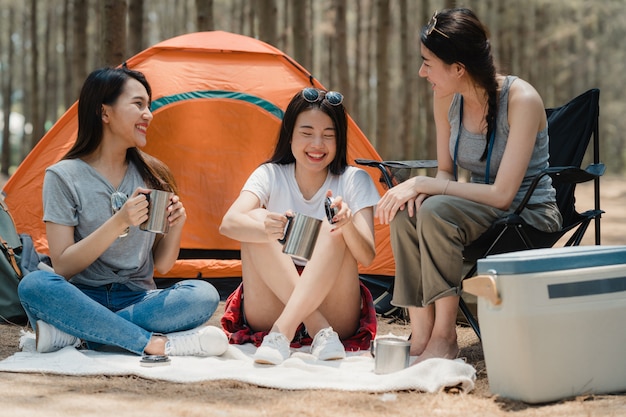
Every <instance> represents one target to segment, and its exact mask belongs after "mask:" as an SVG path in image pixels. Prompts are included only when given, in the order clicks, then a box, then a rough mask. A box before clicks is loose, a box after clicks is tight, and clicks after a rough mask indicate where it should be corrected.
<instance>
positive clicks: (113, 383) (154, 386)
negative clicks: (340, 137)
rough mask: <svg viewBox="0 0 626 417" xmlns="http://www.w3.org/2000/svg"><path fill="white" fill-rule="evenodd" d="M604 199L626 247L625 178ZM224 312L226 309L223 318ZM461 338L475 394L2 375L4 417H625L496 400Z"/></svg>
mask: <svg viewBox="0 0 626 417" xmlns="http://www.w3.org/2000/svg"><path fill="white" fill-rule="evenodd" d="M601 192H602V208H603V209H604V210H605V211H606V214H605V215H604V216H603V220H602V244H603V245H626V211H625V210H624V208H623V207H624V203H625V202H626V182H625V181H624V178H616V177H613V178H604V179H603V180H602V190H601ZM591 193H592V188H591V186H590V185H587V184H585V185H582V186H579V187H578V191H577V201H578V208H579V210H586V209H587V208H591V201H592V197H591V196H592V194H591ZM587 204H589V205H587ZM587 234H588V236H587V237H586V240H585V244H593V230H589V231H588V233H587ZM221 311H223V309H222V308H221V306H220V309H219V310H218V313H220V312H221ZM219 318H220V314H216V316H215V317H214V318H213V319H212V320H211V324H217V325H219ZM20 329H21V327H19V326H12V325H0V359H4V358H6V357H8V356H11V355H12V354H13V353H15V352H16V351H17V350H18V347H17V344H18V339H19V333H20ZM388 332H393V333H395V334H407V333H408V332H409V329H408V326H407V325H406V323H401V322H391V321H390V320H388V319H384V318H379V333H380V334H386V333H388ZM458 333H459V343H460V346H461V356H462V357H466V358H467V361H468V363H470V364H472V365H473V366H474V367H475V368H476V371H477V380H476V386H475V389H474V390H473V391H472V392H471V393H469V394H453V393H437V394H424V393H420V392H413V391H405V392H395V393H387V394H369V393H346V392H337V391H325V390H307V391H285V390H275V389H267V388H260V387H257V386H253V385H249V384H244V383H239V382H232V381H219V382H203V383H192V384H176V383H170V382H159V381H152V380H146V379H142V378H137V377H104V376H102V377H73V376H54V375H43V374H14V373H6V372H0V393H1V394H0V416H11V417H18V416H26V417H35V416H36V417H53V416H106V417H111V415H115V416H116V417H125V416H133V417H140V416H154V415H159V416H177V417H178V416H179V417H193V416H203V417H206V416H286V415H300V416H315V417H317V416H335V415H337V416H339V415H341V416H359V417H380V416H407V417H408V416H411V417H414V416H419V415H424V416H442V417H445V416H457V415H464V416H485V417H489V416H515V417H531V416H540V417H548V416H550V417H558V416H564V417H565V416H566V417H579V416H580V417H583V416H585V417H587V416H616V417H617V416H626V393H621V394H615V395H591V394H590V395H581V396H578V397H575V398H570V399H564V400H562V401H558V402H554V403H550V404H542V405H530V404H526V403H523V402H519V401H511V400H507V399H503V398H499V397H497V396H494V395H493V394H491V393H490V391H489V385H488V375H487V372H486V369H485V363H484V357H483V353H482V348H481V345H480V343H479V341H478V338H477V337H476V336H475V335H474V333H473V332H472V330H471V329H469V328H467V327H464V326H462V325H459V326H458ZM512 360H514V358H513V359H512ZM581 360H584V358H581ZM512 377H513V378H514V377H515V376H512ZM625 377H626V376H625Z"/></svg>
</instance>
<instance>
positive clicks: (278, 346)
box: [254, 332, 291, 365]
mask: <svg viewBox="0 0 626 417" xmlns="http://www.w3.org/2000/svg"><path fill="white" fill-rule="evenodd" d="M290 354H291V350H289V340H287V337H285V335H284V334H282V333H280V332H270V333H268V334H267V335H266V336H265V337H264V338H263V343H261V346H259V348H258V349H257V350H256V352H255V353H254V361H255V362H256V363H262V364H265V365H280V364H281V363H283V362H284V361H285V360H286V359H287V358H288V357H289V355H290Z"/></svg>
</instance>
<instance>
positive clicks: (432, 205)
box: [390, 195, 561, 307]
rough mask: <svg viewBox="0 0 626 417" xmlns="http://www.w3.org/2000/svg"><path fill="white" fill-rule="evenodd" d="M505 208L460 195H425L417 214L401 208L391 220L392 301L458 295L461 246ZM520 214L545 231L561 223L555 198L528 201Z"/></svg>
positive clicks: (423, 301) (416, 302) (412, 303)
mask: <svg viewBox="0 0 626 417" xmlns="http://www.w3.org/2000/svg"><path fill="white" fill-rule="evenodd" d="M510 212H512V210H510V211H503V210H499V209H496V208H494V207H490V206H487V205H485V204H479V203H475V202H473V201H470V200H466V199H464V198H459V197H454V196H444V195H436V196H432V197H429V198H427V199H426V200H425V201H424V202H423V203H422V205H421V207H420V208H419V210H418V212H417V214H416V215H414V216H413V217H409V216H408V214H407V210H403V211H399V212H398V213H397V214H396V217H395V218H394V219H393V221H392V222H391V225H390V230H391V248H392V251H393V256H394V259H395V262H396V277H395V283H394V292H393V300H392V304H393V305H395V306H399V307H423V306H426V305H428V304H430V303H432V302H434V301H435V300H437V299H439V298H441V297H446V296H453V295H461V280H462V278H463V249H464V247H465V246H467V245H469V244H470V243H472V242H473V241H474V240H476V239H477V238H478V237H480V235H481V234H482V233H483V232H485V231H486V230H487V229H488V228H489V226H490V225H491V224H492V223H493V222H494V221H495V220H496V219H497V218H499V217H502V216H504V215H506V214H508V213H510ZM521 217H522V218H523V219H524V221H526V222H527V223H528V224H531V225H533V226H534V227H536V228H537V229H540V230H544V231H556V230H559V228H560V227H561V214H560V213H559V211H558V208H557V206H556V204H554V203H546V204H536V205H532V206H527V207H526V208H525V209H524V211H522V214H521Z"/></svg>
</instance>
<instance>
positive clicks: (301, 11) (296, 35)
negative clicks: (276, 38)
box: [291, 0, 313, 71]
mask: <svg viewBox="0 0 626 417" xmlns="http://www.w3.org/2000/svg"><path fill="white" fill-rule="evenodd" d="M308 5H309V1H304V0H299V1H295V2H293V3H292V5H291V27H292V28H293V58H294V59H295V60H296V62H298V63H299V64H300V65H302V66H303V67H304V68H306V69H307V70H308V71H312V70H313V65H312V64H313V61H312V57H311V35H310V33H309V25H308V24H307V23H308V19H307V8H308Z"/></svg>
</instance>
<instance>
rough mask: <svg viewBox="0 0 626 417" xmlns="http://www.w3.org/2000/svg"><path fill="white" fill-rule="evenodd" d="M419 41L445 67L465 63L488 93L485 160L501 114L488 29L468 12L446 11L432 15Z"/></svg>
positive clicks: (473, 76)
mask: <svg viewBox="0 0 626 417" xmlns="http://www.w3.org/2000/svg"><path fill="white" fill-rule="evenodd" d="M420 38H421V41H422V44H424V46H425V47H426V48H428V50H430V51H431V52H432V53H433V54H435V55H436V56H437V57H438V58H439V59H441V60H442V61H443V62H445V63H446V64H448V65H452V64H455V63H459V64H462V65H463V67H465V71H467V73H468V74H469V75H470V77H472V79H473V80H474V81H475V82H476V83H477V84H478V85H479V86H481V87H482V88H484V89H485V91H486V92H487V115H486V116H485V119H486V122H487V134H486V137H485V150H484V152H483V155H482V156H481V158H480V159H481V161H483V160H485V158H486V157H487V149H488V144H489V137H490V136H491V133H492V132H493V131H494V130H495V128H496V117H497V113H498V82H497V80H496V67H495V64H494V59H493V55H492V53H491V44H490V43H489V32H488V30H487V28H486V27H485V26H484V25H483V24H482V23H481V22H480V20H478V17H477V16H476V15H475V14H474V12H472V11H471V10H469V9H465V8H458V9H447V10H442V11H441V12H439V13H436V14H435V15H433V17H432V18H431V21H430V22H429V24H427V25H426V26H424V27H423V28H422V32H421V35H420Z"/></svg>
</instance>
